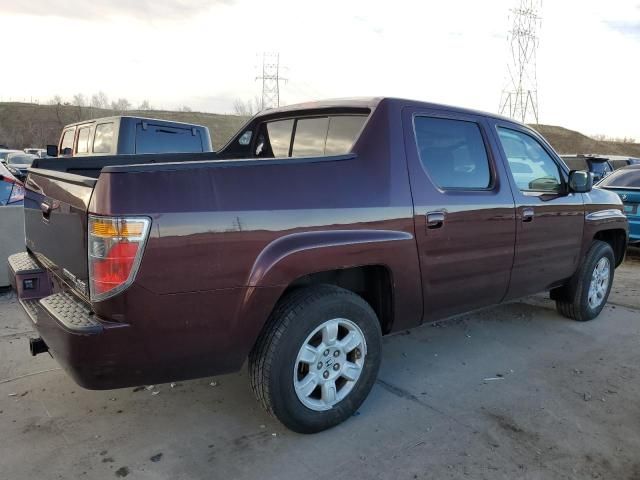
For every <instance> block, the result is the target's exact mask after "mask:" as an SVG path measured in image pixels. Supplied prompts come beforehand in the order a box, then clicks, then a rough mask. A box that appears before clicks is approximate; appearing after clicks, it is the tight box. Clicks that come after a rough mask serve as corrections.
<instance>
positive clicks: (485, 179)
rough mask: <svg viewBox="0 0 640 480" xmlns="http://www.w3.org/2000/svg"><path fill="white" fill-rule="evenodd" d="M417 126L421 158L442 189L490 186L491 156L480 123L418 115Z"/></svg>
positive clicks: (435, 182)
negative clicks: (488, 155)
mask: <svg viewBox="0 0 640 480" xmlns="http://www.w3.org/2000/svg"><path fill="white" fill-rule="evenodd" d="M414 126H415V134H416V142H417V146H418V153H419V155H420V161H421V162H422V165H423V167H424V169H425V171H426V172H427V173H428V175H429V177H430V178H431V180H432V181H433V183H434V184H435V185H437V186H438V187H440V188H442V189H456V188H462V189H486V188H489V186H490V185H491V173H490V169H489V159H488V157H487V151H486V149H485V146H484V142H483V140H482V134H481V133H480V127H479V126H478V124H476V123H474V122H468V121H463V120H452V119H446V118H434V117H416V118H415V120H414Z"/></svg>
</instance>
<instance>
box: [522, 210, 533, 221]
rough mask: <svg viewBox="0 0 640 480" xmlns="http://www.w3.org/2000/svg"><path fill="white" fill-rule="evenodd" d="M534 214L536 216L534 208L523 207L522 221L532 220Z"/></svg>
mask: <svg viewBox="0 0 640 480" xmlns="http://www.w3.org/2000/svg"><path fill="white" fill-rule="evenodd" d="M534 216H535V212H534V211H533V208H523V209H522V221H523V222H530V221H532V220H533V217H534Z"/></svg>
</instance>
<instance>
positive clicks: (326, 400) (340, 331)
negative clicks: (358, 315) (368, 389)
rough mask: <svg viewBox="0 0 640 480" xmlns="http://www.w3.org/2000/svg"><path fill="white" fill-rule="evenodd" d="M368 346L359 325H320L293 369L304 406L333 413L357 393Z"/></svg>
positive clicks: (338, 321)
mask: <svg viewBox="0 0 640 480" xmlns="http://www.w3.org/2000/svg"><path fill="white" fill-rule="evenodd" d="M366 355H367V343H366V340H365V338H364V334H363V333H362V330H361V329H360V327H359V326H358V325H356V324H355V323H354V322H352V321H351V320H348V319H346V318H333V319H331V320H327V321H326V322H324V323H322V324H320V325H319V326H318V327H316V328H315V329H314V330H313V331H312V332H311V333H310V334H309V336H307V338H306V340H305V341H304V342H303V343H302V345H301V347H300V349H299V351H298V355H297V357H296V362H295V365H294V368H293V386H294V389H295V392H296V395H297V396H298V399H299V400H300V401H301V402H302V404H303V405H304V406H305V407H307V408H309V409H311V410H315V411H324V410H329V409H331V408H332V407H333V406H334V405H336V404H337V403H339V402H340V401H342V400H344V399H345V397H346V396H347V395H349V393H350V392H351V391H352V390H353V388H354V387H355V385H356V384H357V382H358V379H359V378H360V375H361V374H362V369H363V368H364V362H365V358H366Z"/></svg>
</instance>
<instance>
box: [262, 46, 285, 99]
mask: <svg viewBox="0 0 640 480" xmlns="http://www.w3.org/2000/svg"><path fill="white" fill-rule="evenodd" d="M256 80H262V100H261V105H260V109H261V110H265V109H267V108H276V107H279V106H280V82H281V81H282V82H286V81H287V79H286V78H282V77H281V76H280V54H279V53H263V54H262V75H261V76H258V77H256Z"/></svg>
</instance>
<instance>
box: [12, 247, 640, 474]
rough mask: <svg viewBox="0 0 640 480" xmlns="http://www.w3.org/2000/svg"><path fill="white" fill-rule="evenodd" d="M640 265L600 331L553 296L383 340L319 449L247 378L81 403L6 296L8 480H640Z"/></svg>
mask: <svg viewBox="0 0 640 480" xmlns="http://www.w3.org/2000/svg"><path fill="white" fill-rule="evenodd" d="M639 289H640V255H639V254H638V250H635V251H632V252H631V254H630V255H629V256H628V258H627V260H626V262H625V264H624V265H623V266H622V267H621V268H620V269H618V270H617V272H616V280H615V283H614V288H613V293H612V296H611V299H610V304H609V305H608V306H607V307H606V308H605V310H604V311H603V313H602V315H601V316H600V317H599V318H598V319H596V320H595V321H592V322H588V323H577V322H572V321H569V320H567V319H564V318H562V317H560V316H559V315H558V314H556V312H555V310H554V309H553V305H552V303H551V302H550V301H548V300H547V299H546V298H545V297H543V296H536V297H531V298H528V299H526V300H525V301H522V302H517V303H512V304H508V305H502V306H499V307H495V308H491V309H487V310H484V311H481V312H476V313H473V314H470V315H465V316H461V317H458V318H456V319H453V320H451V321H448V322H446V323H440V324H436V325H429V326H423V327H420V328H417V329H414V330H412V331H409V332H401V333H399V334H396V335H393V336H390V337H386V338H385V341H384V357H383V366H382V370H381V372H380V377H379V380H378V383H377V384H376V386H375V387H374V389H373V391H372V393H371V395H370V396H369V398H368V399H367V401H366V402H365V403H364V405H363V406H362V408H361V409H360V411H359V412H358V414H357V415H356V416H354V417H353V418H352V419H350V420H349V421H348V422H346V423H345V424H343V425H340V426H338V427H336V428H334V429H332V430H330V431H327V432H323V433H320V434H317V435H312V436H303V435H298V434H294V433H291V432H289V431H287V430H286V429H284V428H283V427H282V426H281V425H280V424H278V423H277V422H276V421H275V420H273V419H272V418H270V417H269V416H267V415H266V414H265V413H264V412H263V411H262V410H261V409H260V408H259V406H258V405H257V403H256V402H255V400H254V399H253V397H252V394H251V392H250V389H249V387H248V379H247V373H246V369H245V370H243V371H242V372H240V373H238V374H234V375H227V376H223V377H219V378H215V379H212V378H207V379H202V380H195V381H189V382H180V383H178V384H176V385H173V386H172V385H169V384H166V385H156V386H153V387H152V388H142V387H139V388H136V389H125V390H113V391H103V392H93V391H88V390H83V389H82V388H80V387H78V386H77V385H75V384H74V383H73V381H72V380H71V379H70V378H69V377H68V376H67V375H66V374H65V373H64V372H63V371H61V370H60V369H59V368H58V366H57V364H56V362H55V361H54V360H52V359H51V358H50V357H49V356H47V355H40V356H38V357H36V358H32V357H30V356H29V353H28V350H27V338H28V337H29V335H30V334H31V325H30V324H29V321H28V320H27V319H26V318H25V317H24V315H23V314H22V312H21V311H20V309H19V306H18V305H17V303H16V300H15V297H13V296H12V295H11V294H3V295H1V296H0V431H1V432H2V437H1V441H0V479H3V480H4V479H31V478H39V479H42V478H46V479H49V478H52V479H55V478H61V479H67V478H81V479H82V478H91V479H104V478H124V477H127V478H132V479H138V478H140V479H145V478H149V479H151V478H153V479H192V478H194V479H195V478H197V479H200V478H203V479H204V478H207V479H217V478H221V479H222V478H224V479H252V478H261V479H265V478H278V479H301V478H314V479H315V478H319V479H332V480H335V479H341V478H350V479H360V478H363V479H364V478H366V479H376V478H380V479H383V478H391V477H393V478H394V479H397V480H400V479H417V478H419V479H422V478H433V479H442V478H474V479H475V478H486V479H519V478H522V479H549V478H575V479H585V478H596V479H598V478H601V479H629V480H631V479H635V480H638V479H640V456H639V455H638V452H640V402H639V401H638V400H639V398H640V381H639V380H640V349H639V348H638V346H639V343H640V314H639V313H640V296H639V295H638V290H639Z"/></svg>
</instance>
